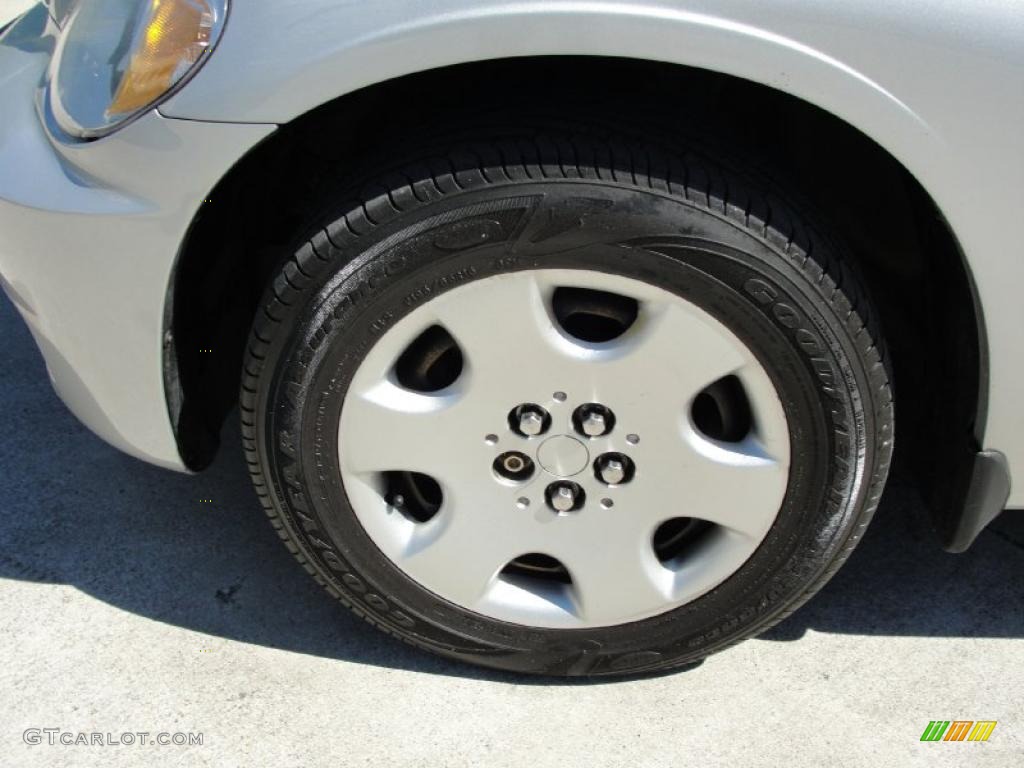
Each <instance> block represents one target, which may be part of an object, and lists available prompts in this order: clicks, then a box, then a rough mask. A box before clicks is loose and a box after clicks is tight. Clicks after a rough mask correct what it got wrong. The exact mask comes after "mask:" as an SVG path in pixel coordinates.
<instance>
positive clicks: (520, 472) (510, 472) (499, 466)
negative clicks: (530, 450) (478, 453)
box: [491, 451, 533, 482]
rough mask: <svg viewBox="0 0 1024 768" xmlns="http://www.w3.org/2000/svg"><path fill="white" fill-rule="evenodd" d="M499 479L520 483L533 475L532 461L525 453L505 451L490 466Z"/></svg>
mask: <svg viewBox="0 0 1024 768" xmlns="http://www.w3.org/2000/svg"><path fill="white" fill-rule="evenodd" d="M491 466H492V467H493V468H494V471H495V473H496V474H497V475H498V476H499V477H503V478H505V479H506V480H514V481H515V482H521V481H523V480H526V479H528V478H529V477H530V476H531V475H532V474H533V460H532V459H531V458H530V457H529V456H527V455H526V454H525V453H519V452H518V451H507V452H506V453H503V454H501V455H500V456H498V457H497V458H496V459H495V460H494V463H493V464H492V465H491Z"/></svg>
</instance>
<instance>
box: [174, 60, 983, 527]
mask: <svg viewBox="0 0 1024 768" xmlns="http://www.w3.org/2000/svg"><path fill="white" fill-rule="evenodd" d="M596 110H600V111H601V112H602V113H604V114H608V115H610V116H614V117H616V118H623V119H625V118H628V119H630V120H633V121H640V122H643V123H645V124H648V125H650V124H656V125H657V126H658V128H659V130H660V131H662V132H664V131H666V130H670V131H679V132H683V133H685V134H687V135H690V136H695V137H697V138H698V139H700V137H707V136H713V137H715V139H716V141H726V142H728V146H731V147H737V148H740V149H741V151H742V153H743V156H744V157H745V158H747V159H749V160H750V161H751V162H754V163H757V164H759V165H761V166H763V167H764V168H765V169H772V170H773V171H774V169H782V170H783V173H784V175H785V176H786V177H788V179H789V184H790V185H796V188H797V189H799V190H800V192H801V193H802V195H803V196H804V197H805V198H807V199H809V200H813V201H814V204H815V206H816V207H817V208H819V209H820V210H822V211H823V213H825V214H826V215H828V216H829V217H830V218H831V220H832V221H833V223H834V225H835V226H836V228H838V230H839V231H840V232H841V233H842V234H843V235H844V237H845V239H846V242H847V243H848V244H849V245H850V247H851V253H852V255H853V257H854V258H855V259H856V260H857V261H858V263H859V264H858V266H859V269H860V271H861V273H862V274H863V275H864V277H865V279H866V280H867V282H868V288H869V290H870V292H871V294H872V296H873V298H874V301H875V303H876V304H877V309H878V311H879V314H880V317H881V321H882V325H883V328H884V333H885V335H886V342H887V345H888V350H889V354H890V356H891V361H892V364H893V368H894V374H895V377H894V378H895V386H896V413H897V419H898V430H897V434H898V437H897V441H896V445H897V451H896V461H895V471H897V472H901V471H906V472H909V473H912V474H914V475H915V476H916V478H917V480H918V483H919V484H920V485H921V486H922V487H923V490H924V491H925V496H926V497H928V498H930V499H932V500H933V509H934V510H935V512H936V514H937V516H938V519H939V520H940V522H941V520H943V519H944V516H949V515H955V514H957V513H958V511H959V510H958V509H957V506H958V505H959V503H960V499H961V498H962V496H963V494H964V493H965V492H966V481H967V478H966V471H967V469H968V468H969V466H970V459H971V457H972V455H973V452H974V451H976V450H977V449H978V447H979V445H978V442H979V440H978V438H979V435H978V434H977V430H978V428H979V424H982V423H983V422H984V406H985V403H984V394H985V391H986V386H985V384H986V382H985V381H984V379H983V377H984V375H985V370H986V360H985V350H984V337H983V334H982V332H981V329H982V325H981V317H980V310H979V309H978V305H977V301H976V296H975V294H974V290H973V286H972V284H971V280H970V276H969V273H968V271H967V269H966V267H965V264H964V261H963V257H962V254H961V253H960V250H959V246H958V244H957V242H956V239H955V238H954V236H953V235H952V233H951V232H950V230H949V228H948V226H947V225H946V224H945V222H944V220H943V219H942V216H941V214H940V213H939V212H938V210H937V208H936V206H935V205H934V203H933V202H932V200H931V199H930V197H929V196H928V194H927V193H926V192H925V191H924V190H923V189H922V188H921V186H920V185H919V184H918V183H917V181H916V180H915V179H914V178H913V177H912V176H911V175H910V174H909V173H908V172H907V171H906V170H905V169H904V168H903V167H902V166H901V165H900V164H899V163H898V162H897V161H896V160H895V159H894V158H893V157H892V156H890V155H889V154H888V153H887V152H886V151H885V150H883V149H882V148H881V147H879V146H878V145H877V144H876V143H874V142H873V141H872V140H871V139H869V138H868V137H866V136H865V135H864V134H862V133H860V132H859V131H857V130H856V129H854V128H852V127H851V126H849V125H848V124H847V123H845V122H843V121H842V120H840V119H839V118H837V117H835V116H834V115H831V114H830V113H828V112H825V111H823V110H821V109H819V108H817V107H815V106H813V105H810V104H808V103H806V102H804V101H801V100H799V99H797V98H794V97H792V96H789V95H787V94H785V93H782V92H780V91H777V90H774V89H772V88H768V87H766V86H762V85H758V84H755V83H751V82H749V81H746V80H742V79H738V78H735V77H730V76H727V75H721V74H717V73H713V72H708V71H705V70H699V69H692V68H687V67H682V66H679V65H674V64H663V63H656V62H645V61H636V60H629V59H614V58H595V57H534V58H523V59H504V60H497V61H486V62H478V63H473V64H463V65H458V66H453V67H446V68H443V69H438V70H431V71H428V72H424V73H419V74H415V75H409V76H406V77H402V78H399V79H396V80H391V81H388V82H385V83H382V84H379V85H376V86H371V87H369V88H366V89H363V90H360V91H358V92H355V93H352V94H349V95H346V96H344V97H341V98H339V99H337V100H335V101H333V102H331V103H329V104H326V105H323V106H321V107H318V108H316V109H314V110H312V111H310V112H308V113H306V114H305V115H303V116H301V117H299V118H297V119H296V120H294V121H293V122H291V123H289V124H287V125H284V126H282V127H281V128H280V129H279V130H278V131H276V132H275V133H274V134H272V135H271V136H270V137H269V138H268V139H266V140H265V141H264V142H262V143H261V144H260V145H259V146H257V147H256V148H254V149H253V150H252V151H250V152H249V154H247V155H246V156H245V157H244V158H243V159H242V160H241V161H239V163H238V164H237V165H236V166H235V167H234V168H233V169H232V170H231V172H230V173H229V174H228V175H227V176H226V177H225V178H224V179H222V180H221V182H220V183H219V184H218V185H217V187H216V188H215V189H214V190H213V191H212V192H211V193H210V195H209V199H210V200H211V201H212V202H211V203H208V204H205V205H203V206H202V207H201V209H200V214H199V215H197V217H196V219H195V221H194V222H193V225H192V227H191V229H190V232H189V234H188V236H187V238H186V240H185V243H184V245H183V248H182V251H181V254H180V257H179V261H178V265H177V268H176V270H175V277H174V281H173V287H172V297H171V302H170V309H169V312H168V315H169V319H168V323H169V327H170V330H171V331H172V338H173V345H172V346H173V349H172V351H171V353H170V355H169V357H168V360H167V375H166V379H167V385H168V399H169V402H170V405H171V411H172V415H173V418H174V420H175V431H176V435H177V439H178V444H179V449H180V451H181V454H182V457H183V459H184V461H185V463H186V464H187V465H188V466H189V467H190V468H192V469H201V468H203V467H204V466H206V465H207V464H208V463H209V462H210V461H211V460H212V458H213V455H214V453H215V451H216V448H217V444H218V434H219V432H220V427H221V424H222V422H223V420H224V417H225V416H226V414H227V413H228V412H229V411H230V410H231V409H232V408H233V406H234V404H235V403H236V402H237V392H238V386H239V381H240V373H241V364H242V362H241V361H242V352H243V349H244V345H245V342H246V338H247V334H248V331H249V327H250V323H251V321H252V318H253V316H254V314H255V312H256V311H257V309H258V302H259V299H260V296H261V294H262V292H263V290H264V288H265V287H266V285H267V283H268V281H269V280H270V279H271V278H272V277H273V275H274V273H275V272H276V269H277V267H278V265H279V264H280V263H281V261H282V260H283V259H284V258H285V257H286V256H287V255H289V254H290V253H291V251H292V250H294V247H296V246H297V243H295V242H294V239H295V237H296V232H299V231H301V230H302V229H303V227H304V224H305V222H306V221H307V220H308V218H309V211H308V206H307V205H306V204H305V203H306V201H310V200H315V199H316V191H317V190H318V189H321V190H322V189H324V188H327V187H328V186H330V185H332V184H335V183H336V182H337V176H338V170H339V169H344V176H345V177H347V178H354V177H357V176H358V173H359V171H360V169H361V168H362V167H365V166H366V165H367V161H366V158H367V157H368V156H371V155H373V154H374V152H378V153H379V152H380V151H381V150H382V148H388V149H389V150H394V149H398V148H400V147H401V146H403V145H409V144H411V143H414V142H417V141H421V140H422V137H423V136H424V135H429V133H430V132H431V130H432V129H433V128H434V127H435V126H442V125H450V124H451V123H452V121H453V120H458V119H467V120H473V119H477V118H478V117H479V116H480V115H483V114H488V115H490V116H491V118H492V119H493V117H494V116H499V117H500V115H501V113H502V111H505V112H511V113H515V114H522V113H523V112H524V111H528V112H529V111H537V112H543V113H544V114H547V115H551V114H552V111H557V112H560V113H561V116H563V117H565V116H569V117H571V116H572V114H574V113H577V112H580V113H583V112H587V111H589V112H591V113H593V112H595V111H596ZM566 113H570V114H568V115H567V114H566ZM199 350H213V352H212V353H211V352H201V351H199ZM907 393H913V394H911V395H908V394H907ZM940 408H941V410H940ZM936 413H942V414H943V418H942V419H936V418H935V414H936Z"/></svg>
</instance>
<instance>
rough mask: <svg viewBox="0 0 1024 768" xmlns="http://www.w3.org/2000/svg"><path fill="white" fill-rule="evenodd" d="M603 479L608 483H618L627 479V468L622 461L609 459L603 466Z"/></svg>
mask: <svg viewBox="0 0 1024 768" xmlns="http://www.w3.org/2000/svg"><path fill="white" fill-rule="evenodd" d="M601 479H602V480H604V481H605V482H606V483H608V485H618V484H619V483H621V482H622V481H623V480H625V479H626V468H625V467H624V466H622V462H621V461H617V460H616V459H609V460H608V461H606V462H605V463H604V466H603V467H601Z"/></svg>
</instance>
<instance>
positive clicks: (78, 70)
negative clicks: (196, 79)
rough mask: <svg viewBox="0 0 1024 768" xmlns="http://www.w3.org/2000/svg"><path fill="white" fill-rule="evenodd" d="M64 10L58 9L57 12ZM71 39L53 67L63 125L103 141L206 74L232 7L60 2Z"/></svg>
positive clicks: (194, 0) (135, 0)
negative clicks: (200, 71) (200, 73)
mask: <svg viewBox="0 0 1024 768" xmlns="http://www.w3.org/2000/svg"><path fill="white" fill-rule="evenodd" d="M55 6H56V7H55ZM54 11H56V12H57V13H61V18H58V17H57V16H55V17H54V18H55V19H56V20H57V22H58V25H60V23H61V21H62V20H65V21H64V24H63V31H62V32H61V34H60V39H59V40H58V42H57V48H56V51H55V52H54V56H53V61H52V62H51V67H50V77H49V84H48V99H49V105H50V111H51V112H52V113H53V116H54V118H55V119H56V121H57V123H58V124H59V125H60V127H61V128H63V129H64V130H65V131H67V132H68V133H70V134H72V135H74V136H79V137H81V138H96V137H99V136H105V135H106V134H108V133H110V132H112V131H114V130H116V129H117V128H119V127H121V126H122V125H124V124H125V123H127V122H128V121H130V120H131V119H132V118H134V117H137V116H138V115H140V114H141V113H143V112H145V111H147V110H148V109H151V108H152V107H153V106H155V105H156V104H157V103H158V102H160V101H161V100H163V99H165V98H166V97H167V96H168V95H170V94H171V93H172V92H173V91H174V90H175V89H177V88H179V87H180V86H181V85H182V84H184V83H185V81H186V80H187V79H188V78H189V77H191V76H192V75H193V74H195V72H196V71H197V70H198V69H199V67H201V66H202V64H203V61H204V60H205V59H206V58H207V57H208V55H209V52H210V51H211V50H212V49H213V46H214V45H215V44H216V42H217V40H218V38H219V37H220V33H221V31H222V30H223V28H224V19H225V17H226V15H227V0H84V2H76V3H74V4H73V8H71V7H70V6H69V4H68V3H67V2H64V3H61V2H60V0H53V2H52V4H51V12H54Z"/></svg>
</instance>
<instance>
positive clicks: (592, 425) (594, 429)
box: [580, 411, 608, 437]
mask: <svg viewBox="0 0 1024 768" xmlns="http://www.w3.org/2000/svg"><path fill="white" fill-rule="evenodd" d="M580 426H582V427H583V432H584V433H585V434H587V435H589V436H590V437H597V436H598V435H603V434H604V433H605V432H607V431H608V424H607V422H605V420H604V414H602V413H598V412H597V411H591V412H590V413H588V414H587V415H586V416H584V417H583V421H582V422H581V423H580Z"/></svg>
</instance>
